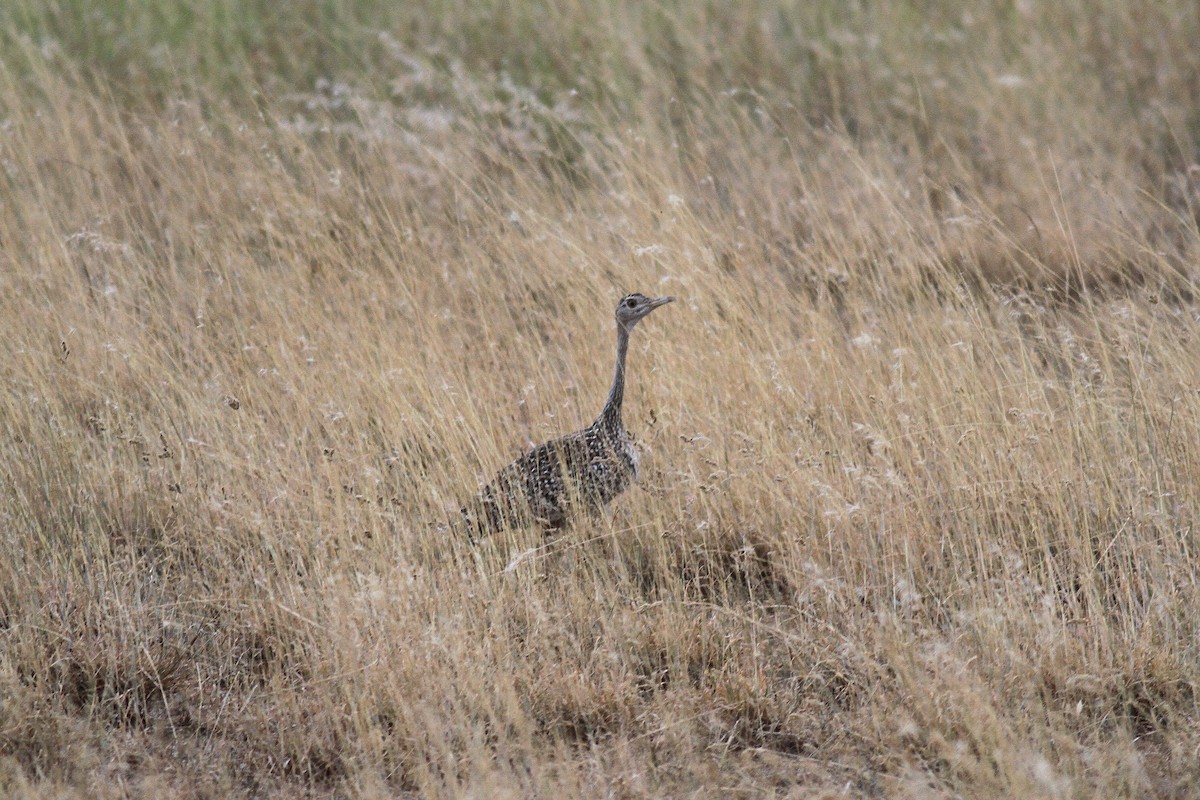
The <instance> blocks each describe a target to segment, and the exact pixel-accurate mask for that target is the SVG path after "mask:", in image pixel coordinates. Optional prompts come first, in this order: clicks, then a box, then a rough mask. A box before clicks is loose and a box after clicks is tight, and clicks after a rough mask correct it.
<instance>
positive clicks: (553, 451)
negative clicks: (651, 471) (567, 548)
mask: <svg viewBox="0 0 1200 800" xmlns="http://www.w3.org/2000/svg"><path fill="white" fill-rule="evenodd" d="M636 477H637V453H636V450H634V448H633V442H632V439H631V438H630V437H629V434H628V433H627V432H626V431H625V429H624V428H623V427H622V426H620V424H619V423H618V424H617V425H615V426H613V425H604V424H602V421H601V420H598V421H597V422H596V423H595V424H593V425H591V426H589V427H587V428H584V429H583V430H580V431H576V432H574V433H571V434H568V435H566V436H563V437H560V438H558V439H553V440H551V441H549V442H546V443H545V444H542V445H539V446H537V447H535V448H533V449H532V450H530V451H529V452H527V453H525V454H524V455H523V456H521V457H520V458H518V459H517V460H516V461H514V462H512V463H511V464H509V465H508V466H507V467H505V468H504V469H502V470H500V472H498V473H497V474H496V477H495V479H493V480H492V482H491V483H489V484H488V485H487V486H485V487H484V488H483V490H482V491H481V492H480V493H479V494H478V495H477V496H476V498H475V500H474V501H473V502H472V503H471V504H470V505H468V506H467V507H466V508H464V509H463V514H464V515H465V516H466V517H467V519H468V521H469V522H471V523H472V524H473V526H474V527H476V528H480V529H482V530H483V531H485V532H488V533H491V532H494V531H497V530H500V529H502V528H507V527H522V526H526V525H530V524H538V525H542V526H545V527H548V528H561V527H563V526H565V525H566V524H567V522H568V521H569V520H570V518H571V517H572V516H574V515H575V514H576V513H577V512H578V511H584V512H586V513H595V512H596V511H599V510H600V508H602V507H603V506H604V505H606V504H607V503H608V502H609V501H611V500H612V499H613V498H614V497H616V496H617V495H619V494H620V493H621V492H623V491H625V489H627V488H628V487H629V484H630V483H631V482H633V480H634V479H635V478H636Z"/></svg>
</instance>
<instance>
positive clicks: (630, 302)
mask: <svg viewBox="0 0 1200 800" xmlns="http://www.w3.org/2000/svg"><path fill="white" fill-rule="evenodd" d="M674 299H675V298H674V297H646V295H644V294H638V293H637V292H634V293H633V294H627V295H625V296H624V297H622V298H621V302H619V303H617V324H618V325H620V326H621V327H623V328H625V330H627V331H631V330H633V326H634V325H637V324H638V322H640V321H641V320H642V318H643V317H645V316H646V315H647V314H649V313H650V312H651V311H653V310H654V309H656V308H658V307H659V306H665V305H666V304H667V303H669V302H671V301H672V300H674Z"/></svg>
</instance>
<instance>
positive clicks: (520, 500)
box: [462, 294, 675, 533]
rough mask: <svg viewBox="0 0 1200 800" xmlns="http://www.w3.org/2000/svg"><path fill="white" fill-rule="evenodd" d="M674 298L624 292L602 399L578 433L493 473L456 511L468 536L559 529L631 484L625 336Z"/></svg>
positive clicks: (634, 466) (633, 452)
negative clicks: (605, 394) (624, 414)
mask: <svg viewBox="0 0 1200 800" xmlns="http://www.w3.org/2000/svg"><path fill="white" fill-rule="evenodd" d="M674 299H675V298H674V297H646V296H645V295H643V294H628V295H625V296H624V297H622V298H621V302H619V303H617V310H616V320H617V366H616V369H615V370H614V372H613V381H612V388H611V389H609V391H608V400H606V401H605V403H604V408H603V409H602V410H601V411H600V416H598V417H596V421H595V422H593V423H592V424H591V425H589V426H587V427H586V428H584V429H583V430H579V431H575V432H574V433H570V434H567V435H566V436H563V437H560V438H558V439H553V440H551V441H549V442H546V443H545V444H542V445H539V446H538V447H535V448H533V449H532V450H530V451H529V452H528V453H526V454H525V455H523V456H521V457H520V458H518V459H517V460H516V461H514V462H512V463H511V464H509V465H508V466H507V467H505V468H504V469H502V470H500V471H499V472H498V473H497V474H496V477H495V478H494V479H493V480H492V482H491V483H489V484H488V485H487V486H485V487H484V488H483V489H482V490H481V491H480V492H479V494H478V495H476V496H475V498H473V499H472V501H471V502H470V503H468V504H467V505H466V506H464V507H463V509H462V515H463V518H464V519H465V521H466V523H467V525H468V529H469V530H470V531H471V532H472V533H494V532H496V531H498V530H501V529H504V528H510V527H521V526H524V525H530V524H537V525H541V526H543V527H546V528H552V529H553V528H562V527H564V526H565V525H566V524H567V523H568V522H569V521H570V520H571V519H572V518H573V517H574V516H576V514H577V513H578V512H580V511H583V512H585V513H588V514H594V513H596V512H597V511H599V510H600V509H601V508H603V507H604V506H605V505H607V504H608V503H609V502H610V501H611V500H612V499H613V498H614V497H616V496H617V495H619V494H620V493H621V492H623V491H625V490H626V489H627V488H629V485H630V484H631V483H632V482H633V481H634V480H636V479H637V474H638V452H637V447H636V445H635V444H634V441H633V438H632V437H631V436H630V435H629V432H628V431H626V430H625V424H624V423H623V422H622V421H621V403H622V401H623V400H624V398H625V356H626V354H627V352H628V350H629V334H630V333H631V332H632V331H633V328H634V326H635V325H637V324H638V323H639V322H640V321H641V320H642V319H643V318H644V317H645V316H646V315H647V314H649V313H650V312H651V311H653V310H654V309H656V308H658V307H659V306H663V305H666V304H667V303H669V302H671V301H672V300H674Z"/></svg>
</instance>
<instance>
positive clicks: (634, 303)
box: [625, 297, 637, 308]
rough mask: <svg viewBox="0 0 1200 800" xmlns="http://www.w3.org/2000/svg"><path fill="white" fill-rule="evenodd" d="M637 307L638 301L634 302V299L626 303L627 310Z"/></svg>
mask: <svg viewBox="0 0 1200 800" xmlns="http://www.w3.org/2000/svg"><path fill="white" fill-rule="evenodd" d="M636 305H637V300H634V299H633V298H632V297H631V298H629V299H628V300H626V301H625V307H626V308H633V307H634V306H636Z"/></svg>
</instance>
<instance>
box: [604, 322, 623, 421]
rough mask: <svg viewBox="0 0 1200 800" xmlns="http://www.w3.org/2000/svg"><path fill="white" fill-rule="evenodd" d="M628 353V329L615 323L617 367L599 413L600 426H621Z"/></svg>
mask: <svg viewBox="0 0 1200 800" xmlns="http://www.w3.org/2000/svg"><path fill="white" fill-rule="evenodd" d="M628 352H629V329H628V328H626V327H625V326H624V325H622V324H621V323H619V322H618V323H617V367H616V370H615V371H614V372H613V382H612V388H611V389H609V390H608V400H607V401H605V403H604V410H603V411H601V412H600V420H599V421H600V423H601V424H602V425H616V426H619V425H620V424H621V401H622V400H624V399H625V354H626V353H628Z"/></svg>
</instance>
